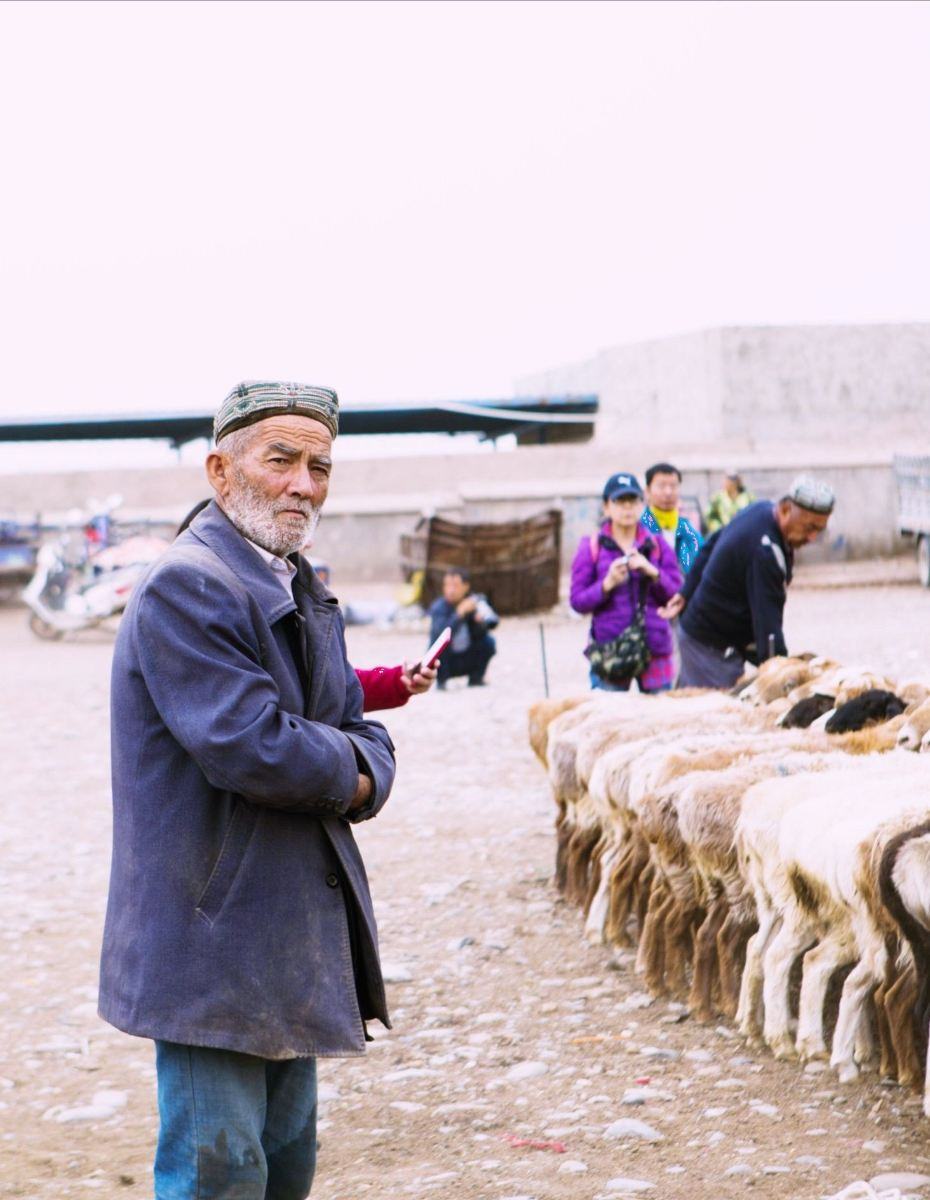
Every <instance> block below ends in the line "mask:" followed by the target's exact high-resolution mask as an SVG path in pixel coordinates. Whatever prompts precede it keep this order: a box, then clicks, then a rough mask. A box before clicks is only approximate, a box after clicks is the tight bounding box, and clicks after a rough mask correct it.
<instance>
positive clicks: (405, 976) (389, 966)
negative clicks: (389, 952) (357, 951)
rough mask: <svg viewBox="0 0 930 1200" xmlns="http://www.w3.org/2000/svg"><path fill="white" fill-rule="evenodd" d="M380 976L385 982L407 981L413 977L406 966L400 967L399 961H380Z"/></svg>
mask: <svg viewBox="0 0 930 1200" xmlns="http://www.w3.org/2000/svg"><path fill="white" fill-rule="evenodd" d="M381 978H382V979H383V980H384V982H385V983H409V982H410V981H411V979H413V975H412V974H411V973H410V971H409V970H408V968H407V967H402V966H401V965H400V963H382V964H381Z"/></svg>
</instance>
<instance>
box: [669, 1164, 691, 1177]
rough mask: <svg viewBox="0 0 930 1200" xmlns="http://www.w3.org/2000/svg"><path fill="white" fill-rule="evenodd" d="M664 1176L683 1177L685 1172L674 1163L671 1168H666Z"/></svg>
mask: <svg viewBox="0 0 930 1200" xmlns="http://www.w3.org/2000/svg"><path fill="white" fill-rule="evenodd" d="M665 1174H666V1175H684V1174H686V1171H685V1168H684V1167H680V1166H679V1165H678V1164H677V1163H676V1164H675V1165H674V1166H673V1167H666V1168H665Z"/></svg>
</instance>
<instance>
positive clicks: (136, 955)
mask: <svg viewBox="0 0 930 1200" xmlns="http://www.w3.org/2000/svg"><path fill="white" fill-rule="evenodd" d="M337 423H338V401H337V397H336V393H335V392H333V391H330V390H329V389H327V388H319V387H309V386H306V385H303V384H283V383H247V384H240V385H239V386H238V387H237V388H235V389H234V390H233V391H232V392H231V393H230V394H229V396H227V398H226V400H225V401H224V402H223V404H222V405H221V406H220V409H219V411H218V413H217V415H216V420H215V424H214V436H215V441H216V448H215V450H214V451H213V452H212V453H210V455H209V456H208V458H207V462H206V469H207V477H208V479H209V482H210V483H211V485H212V487H213V490H214V493H215V499H214V500H213V501H212V502H211V503H210V504H209V505H208V506H207V507H206V509H204V511H203V512H201V513H200V514H199V515H198V516H197V517H196V518H195V519H194V520H193V521H192V523H191V525H190V527H189V528H188V529H187V530H186V531H185V532H184V533H182V534H181V536H180V537H178V538H177V540H176V541H175V542H174V543H173V545H172V546H171V548H170V549H169V550H168V551H166V553H165V554H164V555H163V556H162V558H161V559H160V560H159V561H158V562H157V563H156V564H155V565H154V566H153V568H152V570H151V571H150V572H149V574H148V575H147V576H146V578H145V579H144V580H143V582H142V583H141V584H140V586H139V587H138V588H137V589H136V591H135V593H134V595H133V597H132V599H131V601H130V604H129V607H128V609H127V611H126V615H125V619H124V620H123V622H122V624H121V626H120V630H119V634H118V637H117V643H116V649H115V655H114V661H113V679H112V773H113V807H114V829H113V861H112V869H111V877H110V894H109V903H108V908H107V917H106V926H105V930H104V939H103V953H102V962H101V978H100V1015H101V1016H102V1017H103V1018H104V1019H105V1020H107V1021H109V1022H110V1023H111V1024H113V1025H115V1026H116V1027H117V1028H118V1029H122V1030H124V1031H125V1032H127V1033H131V1034H135V1035H137V1036H139V1037H147V1038H152V1039H153V1040H154V1041H155V1056H156V1067H157V1076H158V1109H159V1118H160V1125H159V1134H158V1146H157V1150H156V1155H155V1196H156V1200H192V1198H193V1197H198V1200H214V1198H217V1200H219V1198H220V1197H231V1196H233V1195H235V1197H236V1198H237V1200H304V1197H306V1196H307V1195H308V1194H309V1191H310V1186H311V1183H312V1180H313V1172H314V1165H315V1156H316V1058H317V1057H318V1056H323V1057H335V1056H347V1055H360V1054H362V1053H363V1052H364V1048H365V1039H366V1030H365V1022H366V1021H368V1020H372V1019H374V1018H377V1019H379V1020H380V1021H382V1022H383V1023H384V1024H385V1025H387V1024H388V1014H387V1007H386V1003H385V995H384V985H383V982H382V978H381V970H380V966H379V962H378V942H377V932H376V929H375V921H374V915H373V912H372V904H371V897H370V895H369V891H368V883H367V880H366V877H365V869H364V866H363V864H362V860H361V856H360V854H359V851H358V848H357V847H356V844H355V841H354V839H353V836H352V825H353V824H354V823H356V822H359V821H364V820H368V819H369V818H371V817H374V816H375V815H376V814H377V813H378V812H379V811H380V809H381V807H382V806H383V804H384V803H385V801H386V800H387V798H388V794H389V792H390V790H391V785H392V783H393V779H394V755H393V746H392V744H391V740H390V738H389V737H388V735H387V733H386V731H385V730H384V728H383V727H382V726H381V725H379V724H378V723H377V722H374V721H369V720H366V719H365V718H364V717H363V716H362V689H361V687H360V685H359V681H358V679H357V677H356V674H355V672H354V671H353V669H352V667H351V666H350V665H349V663H348V661H347V658H346V648H345V638H344V629H343V621H342V617H341V614H340V612H339V607H338V604H337V602H336V599H335V598H334V597H333V596H332V595H331V594H330V593H329V592H328V590H327V589H326V588H325V587H324V586H323V584H322V583H321V582H320V580H319V579H318V578H317V577H316V575H315V574H314V572H313V570H312V568H311V567H310V565H309V563H308V562H307V561H306V560H305V559H304V558H302V557H301V556H300V554H299V553H298V552H299V550H300V548H301V547H302V546H304V545H305V544H306V543H307V540H308V538H309V537H310V535H311V534H312V532H313V530H314V528H315V526H316V523H317V521H318V519H319V516H320V512H321V510H322V508H323V505H324V503H325V500H326V495H327V492H328V490H329V483H330V475H331V472H332V455H331V451H332V443H333V439H334V437H335V436H336V432H337Z"/></svg>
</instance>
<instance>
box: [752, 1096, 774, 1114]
mask: <svg viewBox="0 0 930 1200" xmlns="http://www.w3.org/2000/svg"><path fill="white" fill-rule="evenodd" d="M749 1106H750V1108H751V1109H752V1111H753V1112H756V1113H758V1114H759V1116H760V1117H777V1116H778V1108H777V1107H776V1106H775V1105H774V1104H758V1103H753V1101H751V1100H750V1102H749Z"/></svg>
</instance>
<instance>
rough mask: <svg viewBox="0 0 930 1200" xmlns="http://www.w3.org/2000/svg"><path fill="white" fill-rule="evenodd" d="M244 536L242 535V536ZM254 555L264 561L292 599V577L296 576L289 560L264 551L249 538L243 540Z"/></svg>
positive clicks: (295, 569) (295, 570)
mask: <svg viewBox="0 0 930 1200" xmlns="http://www.w3.org/2000/svg"><path fill="white" fill-rule="evenodd" d="M243 536H244V535H243ZM245 540H246V541H247V542H248V543H249V545H250V546H251V547H252V549H253V550H254V551H255V553H256V554H257V555H258V556H259V558H262V559H264V560H265V562H266V563H267V564H268V566H269V567H271V569H272V571H274V577H275V579H277V581H278V583H280V585H281V586H282V587H283V588H284V590H285V591H286V592H287V594H288V595H289V596H290V597H291V599H293V597H294V593H293V591H292V590H291V583H292V581H293V579H294V576H295V575H296V574H297V568H296V567H295V566H294V564H293V563H292V562H291V560H290V559H289V558H281V556H280V555H279V554H272V553H271V551H270V550H266V549H265V547H264V546H259V545H258V543H257V542H253V541H252V539H251V538H246V539H245Z"/></svg>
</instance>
